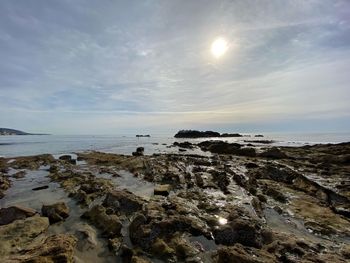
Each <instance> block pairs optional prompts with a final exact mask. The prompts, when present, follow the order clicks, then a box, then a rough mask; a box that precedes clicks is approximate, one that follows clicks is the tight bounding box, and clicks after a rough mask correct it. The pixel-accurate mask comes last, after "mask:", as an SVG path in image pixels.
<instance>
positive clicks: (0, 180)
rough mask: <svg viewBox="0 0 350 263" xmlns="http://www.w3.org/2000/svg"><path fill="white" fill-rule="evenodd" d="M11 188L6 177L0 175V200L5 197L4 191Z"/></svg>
mask: <svg viewBox="0 0 350 263" xmlns="http://www.w3.org/2000/svg"><path fill="white" fill-rule="evenodd" d="M10 186H11V181H10V180H9V179H8V177H7V176H6V175H2V174H0V199H1V198H3V197H4V196H5V194H4V191H6V190H7V189H9V188H10Z"/></svg>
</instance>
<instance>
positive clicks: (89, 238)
mask: <svg viewBox="0 0 350 263" xmlns="http://www.w3.org/2000/svg"><path fill="white" fill-rule="evenodd" d="M75 235H76V237H78V238H79V242H78V244H77V248H78V249H79V250H80V251H87V250H89V249H93V248H95V247H96V246H97V234H96V230H95V229H93V228H92V227H91V226H90V225H88V224H85V223H83V224H78V225H77V226H76V232H75Z"/></svg>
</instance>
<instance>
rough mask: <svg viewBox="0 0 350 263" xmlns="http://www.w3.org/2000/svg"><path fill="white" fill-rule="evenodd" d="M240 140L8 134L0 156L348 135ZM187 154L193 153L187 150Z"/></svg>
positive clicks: (332, 138)
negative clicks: (220, 141) (204, 142)
mask: <svg viewBox="0 0 350 263" xmlns="http://www.w3.org/2000/svg"><path fill="white" fill-rule="evenodd" d="M244 135H245V136H244V137H233V138H201V139H176V138H174V137H173V135H151V137H141V138H137V137H136V136H134V135H133V136H131V135H19V136H18V135H9V136H0V156H2V157H15V156H27V155H36V154H44V153H50V154H63V153H74V152H82V151H102V152H108V153H118V154H127V155H130V154H131V153H132V152H133V151H135V149H136V147H144V148H145V154H153V153H165V152H178V148H177V147H170V146H171V145H172V144H173V143H174V142H175V141H178V142H183V141H190V142H192V143H198V142H200V141H203V140H224V141H228V142H238V143H242V144H247V143H249V141H251V140H273V141H274V142H273V143H272V144H271V145H275V146H302V145H307V144H310V145H312V144H317V143H340V142H349V141H350V133H294V134H273V133H269V134H264V137H254V136H255V134H244ZM189 152H190V153H195V152H193V151H189Z"/></svg>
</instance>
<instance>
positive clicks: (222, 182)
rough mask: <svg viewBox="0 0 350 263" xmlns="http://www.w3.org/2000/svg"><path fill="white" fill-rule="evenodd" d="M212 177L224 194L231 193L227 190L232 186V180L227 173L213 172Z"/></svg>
mask: <svg viewBox="0 0 350 263" xmlns="http://www.w3.org/2000/svg"><path fill="white" fill-rule="evenodd" d="M211 175H212V177H213V181H214V182H215V183H216V184H217V186H218V187H219V188H220V190H221V191H222V192H223V193H224V194H229V193H230V192H229V191H228V189H227V186H228V185H229V184H230V179H229V177H228V176H227V174H226V172H219V171H217V170H212V171H211Z"/></svg>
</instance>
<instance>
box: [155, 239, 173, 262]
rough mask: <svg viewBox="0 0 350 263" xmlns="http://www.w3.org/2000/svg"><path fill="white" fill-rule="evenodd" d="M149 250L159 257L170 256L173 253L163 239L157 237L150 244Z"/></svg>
mask: <svg viewBox="0 0 350 263" xmlns="http://www.w3.org/2000/svg"><path fill="white" fill-rule="evenodd" d="M151 252H152V253H153V254H154V255H156V256H157V257H160V258H165V259H167V258H172V257H174V255H175V251H174V249H172V248H171V247H169V246H168V245H167V244H166V243H165V242H164V240H162V239H160V238H157V239H156V240H155V241H154V242H153V244H152V246H151Z"/></svg>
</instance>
